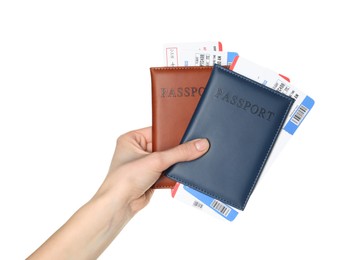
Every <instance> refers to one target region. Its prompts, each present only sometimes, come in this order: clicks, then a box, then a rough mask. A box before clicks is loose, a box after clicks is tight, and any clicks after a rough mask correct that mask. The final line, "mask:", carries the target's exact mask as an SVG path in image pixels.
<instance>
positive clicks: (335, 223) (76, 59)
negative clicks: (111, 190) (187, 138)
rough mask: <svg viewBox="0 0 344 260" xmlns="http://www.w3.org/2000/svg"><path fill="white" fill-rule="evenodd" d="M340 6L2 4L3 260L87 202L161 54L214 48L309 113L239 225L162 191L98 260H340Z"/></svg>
mask: <svg viewBox="0 0 344 260" xmlns="http://www.w3.org/2000/svg"><path fill="white" fill-rule="evenodd" d="M306 2H307V3H309V4H306ZM340 2H341V1H332V0H328V1H185V0H184V1H179V0H174V1H168V2H165V1H147V0H146V1H74V0H69V1H62V0H61V1H1V2H0V202H1V204H0V205H1V213H0V259H24V258H25V257H27V256H28V255H29V254H30V253H31V252H32V251H33V250H35V249H36V248H37V247H38V246H39V245H41V244H42V243H43V242H44V241H45V240H46V239H47V238H48V237H49V236H50V235H51V234H52V233H53V232H54V231H55V230H57V229H58V228H59V227H60V226H61V225H62V224H63V223H64V222H65V221H66V220H67V219H68V218H69V217H70V216H71V215H72V214H73V213H74V212H75V211H76V210H77V209H78V208H79V207H80V206H81V205H83V204H84V203H85V202H86V201H87V200H88V199H90V198H91V196H93V194H94V193H95V191H96V190H97V188H98V187H99V185H100V184H101V182H102V181H103V179H104V177H105V175H106V173H107V169H108V166H109V163H110V160H111V157H112V153H113V151H114V148H115V142H116V139H117V137H118V136H119V135H120V134H122V133H124V132H127V131H129V130H133V129H137V128H141V127H145V126H149V125H151V104H150V100H151V99H150V74H149V67H151V66H161V65H163V63H162V45H163V44H164V43H167V42H194V41H208V40H215V41H216V40H220V41H222V43H223V47H224V49H225V50H228V51H237V52H238V53H239V54H240V55H242V56H244V57H246V58H248V59H250V60H252V61H255V62H256V63H259V64H261V65H263V66H266V67H268V68H271V69H273V70H275V71H278V72H280V73H282V74H285V75H287V76H289V77H290V78H291V80H292V83H293V84H294V85H295V86H297V87H298V88H300V89H302V90H303V91H304V92H306V93H308V95H309V96H311V97H312V98H313V99H314V100H315V106H314V108H313V110H312V111H311V112H310V114H309V115H308V117H307V118H306V120H305V121H304V122H303V124H302V125H301V127H300V128H299V129H298V131H297V132H296V133H295V135H294V136H293V138H292V140H291V141H290V142H289V143H288V144H287V146H286V148H285V149H284V150H283V152H282V153H281V155H280V156H279V157H278V159H277V160H276V162H275V163H274V164H273V166H272V167H271V168H270V171H269V172H268V173H267V175H266V176H264V178H263V179H262V181H261V182H260V183H259V185H258V186H257V188H256V190H255V192H254V193H253V195H252V197H251V199H250V201H249V203H248V205H247V207H246V209H245V211H244V213H243V214H241V215H240V216H239V218H238V219H237V220H236V221H235V222H233V223H226V222H222V221H218V220H217V219H215V218H211V217H209V216H208V215H205V214H204V213H201V212H199V211H197V210H196V209H193V208H191V207H190V208H189V207H187V206H185V205H184V204H182V203H180V202H178V201H174V200H173V199H172V198H171V197H170V193H169V191H167V190H160V191H157V192H156V193H155V195H154V197H153V199H152V201H151V203H150V204H149V205H148V207H146V208H145V209H144V210H142V211H141V212H140V213H138V215H136V216H135V217H134V219H133V220H132V221H131V222H129V224H128V225H127V226H126V227H125V229H124V230H123V231H122V232H121V233H120V235H119V236H118V237H117V238H116V239H115V240H114V242H113V243H112V244H111V245H110V246H109V247H108V249H107V250H106V251H105V252H104V253H103V255H102V256H101V257H100V259H148V258H149V259H178V258H180V259H187V258H191V259H236V260H239V259H240V260H241V259H288V260H289V259H344V251H343V249H342V245H343V232H344V224H343V219H344V214H343V209H342V208H343V204H344V203H343V198H344V188H343V177H342V176H343V173H344V171H343V152H342V149H343V127H342V126H341V125H340V124H342V121H343V107H342V100H343V97H342V93H343V83H342V82H343V65H342V64H343V59H344V55H343V46H344V41H343V40H342V34H343V33H342V32H343V27H342V25H341V24H344V18H343V14H342V8H341V7H340V5H339V4H340Z"/></svg>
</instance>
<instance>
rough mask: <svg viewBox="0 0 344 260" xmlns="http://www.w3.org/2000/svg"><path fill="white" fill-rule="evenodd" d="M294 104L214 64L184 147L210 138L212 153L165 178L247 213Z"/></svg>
mask: <svg viewBox="0 0 344 260" xmlns="http://www.w3.org/2000/svg"><path fill="white" fill-rule="evenodd" d="M293 102H294V100H293V99H292V98H290V97H288V96H286V95H284V94H281V93H279V92H277V91H275V90H273V89H270V88H267V87H266V86H264V85H262V84H259V83H256V82H254V81H252V80H250V79H248V78H245V77H243V76H242V75H240V74H237V73H235V72H233V71H230V70H228V69H226V68H223V67H221V66H217V65H215V66H214V68H213V71H212V74H211V77H210V79H209V82H208V84H207V86H206V88H205V91H204V93H203V95H202V97H201V99H200V101H199V103H198V106H197V108H196V110H195V113H194V114H193V117H192V119H191V121H190V124H189V125H188V127H187V130H186V132H185V135H184V136H183V138H182V143H183V142H186V141H188V140H191V139H195V138H207V139H208V140H209V142H210V148H209V151H208V152H207V153H206V154H205V155H204V156H202V157H201V158H199V159H196V160H194V161H191V162H181V163H177V164H175V165H174V166H172V167H170V168H169V169H167V170H166V172H165V173H166V176H168V177H169V178H171V179H173V180H175V181H178V182H180V183H183V184H185V185H187V186H189V187H191V188H193V189H195V190H198V191H200V192H202V193H204V194H207V195H209V196H211V197H213V198H215V199H218V200H220V201H222V202H224V203H227V204H229V205H231V206H233V207H235V208H237V209H240V210H244V208H245V207H246V204H247V202H248V200H249V198H250V196H251V194H252V192H253V190H254V188H255V185H256V183H257V181H258V179H259V177H260V174H261V172H262V170H263V168H264V165H265V163H266V161H267V159H268V157H269V155H270V153H271V150H272V148H273V146H274V143H275V141H276V139H277V137H278V135H279V133H280V131H281V129H282V126H283V123H284V121H285V120H286V117H287V115H288V112H289V110H290V108H291V106H292V104H293Z"/></svg>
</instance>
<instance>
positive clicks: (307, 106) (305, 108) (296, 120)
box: [284, 96, 314, 135]
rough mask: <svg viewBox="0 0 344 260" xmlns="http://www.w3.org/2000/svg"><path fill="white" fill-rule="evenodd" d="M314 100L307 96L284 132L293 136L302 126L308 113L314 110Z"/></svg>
mask: <svg viewBox="0 0 344 260" xmlns="http://www.w3.org/2000/svg"><path fill="white" fill-rule="evenodd" d="M313 105H314V100H313V99H312V98H310V97H309V96H306V97H305V99H304V100H303V101H302V103H301V104H300V105H299V107H298V108H297V109H296V111H295V112H294V114H293V115H292V116H291V118H290V119H289V121H288V123H287V124H286V126H285V127H284V130H285V131H287V132H288V133H289V134H291V135H293V134H294V133H295V131H296V129H297V128H298V127H299V126H300V124H301V123H302V121H303V119H304V118H305V117H306V115H307V114H308V112H309V111H310V110H311V109H312V107H313Z"/></svg>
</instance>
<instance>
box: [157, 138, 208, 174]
mask: <svg viewBox="0 0 344 260" xmlns="http://www.w3.org/2000/svg"><path fill="white" fill-rule="evenodd" d="M208 149H209V142H208V140H207V139H195V140H192V141H189V142H186V143H183V144H180V145H178V146H176V147H174V148H171V149H169V150H166V151H162V152H155V153H153V154H151V155H153V156H155V157H156V160H153V161H154V162H153V163H154V164H155V165H154V166H153V167H154V168H155V170H156V171H158V172H162V171H164V170H166V169H167V168H169V167H170V166H172V165H173V164H175V163H178V162H183V161H192V160H195V159H197V158H199V157H201V156H202V155H204V154H205V153H206V152H207V151H208Z"/></svg>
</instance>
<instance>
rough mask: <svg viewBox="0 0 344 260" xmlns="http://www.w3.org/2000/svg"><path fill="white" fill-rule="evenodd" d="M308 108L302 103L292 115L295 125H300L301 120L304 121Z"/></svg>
mask: <svg viewBox="0 0 344 260" xmlns="http://www.w3.org/2000/svg"><path fill="white" fill-rule="evenodd" d="M308 110H309V109H308V108H307V107H305V106H303V105H300V106H299V108H298V110H297V111H296V113H295V114H294V116H293V117H292V119H291V121H292V122H293V123H294V124H295V125H299V124H300V122H301V121H302V119H303V118H304V117H305V116H306V114H307V112H308Z"/></svg>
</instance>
